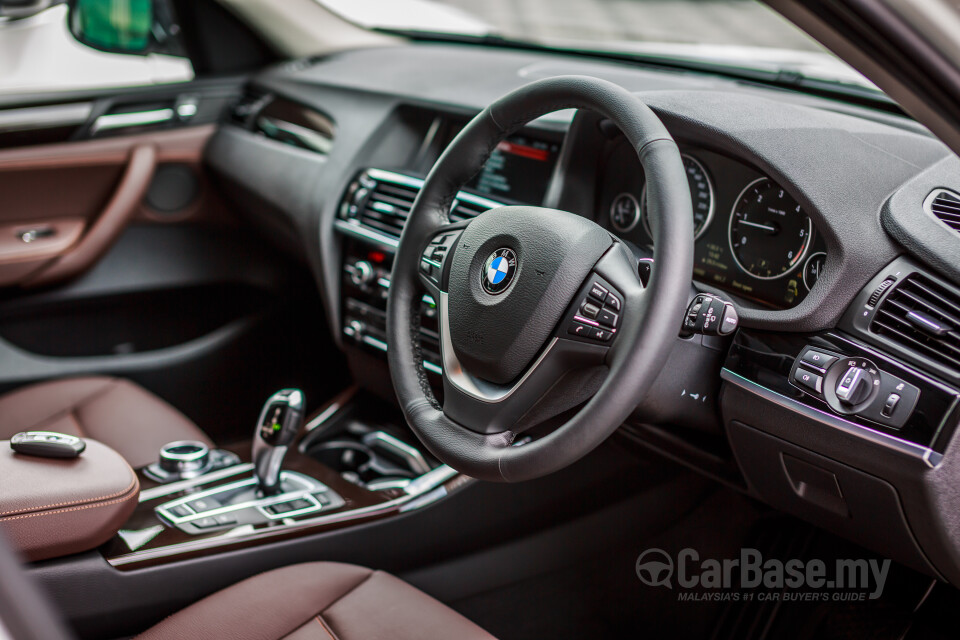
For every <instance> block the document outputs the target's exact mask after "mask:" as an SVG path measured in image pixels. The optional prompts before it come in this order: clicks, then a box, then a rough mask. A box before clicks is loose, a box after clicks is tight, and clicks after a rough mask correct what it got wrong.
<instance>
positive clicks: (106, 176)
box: [0, 125, 215, 287]
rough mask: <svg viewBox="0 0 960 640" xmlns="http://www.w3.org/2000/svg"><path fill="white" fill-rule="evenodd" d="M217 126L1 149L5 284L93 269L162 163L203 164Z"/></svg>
mask: <svg viewBox="0 0 960 640" xmlns="http://www.w3.org/2000/svg"><path fill="white" fill-rule="evenodd" d="M214 128H215V127H214V125H205V126H196V127H187V128H182V129H175V130H168V131H163V132H156V133H149V134H141V135H132V136H125V137H115V138H107V139H99V140H89V141H81V142H69V143H62V144H52V145H38V146H32V147H25V148H18V149H8V150H0V203H2V206H0V286H9V285H14V284H18V285H21V286H27V287H32V286H38V285H45V284H50V283H54V282H58V281H61V280H66V279H68V278H71V277H73V276H76V275H78V274H80V273H82V272H83V271H85V270H87V269H88V268H90V267H91V266H92V265H93V264H94V263H95V262H96V261H97V259H99V258H100V257H101V256H102V255H103V254H104V253H105V252H106V250H107V249H109V248H110V246H111V245H112V244H113V242H114V241H115V240H116V238H117V236H119V234H120V232H121V231H123V229H124V228H125V227H126V226H127V224H128V223H129V222H130V221H131V220H132V219H133V218H134V217H135V216H136V215H137V214H138V213H143V205H142V201H143V197H144V195H145V194H146V192H147V189H148V188H149V186H150V182H151V179H152V178H153V174H154V171H155V170H156V168H157V166H158V165H160V164H162V163H168V162H170V163H185V164H189V165H193V166H197V167H199V164H200V161H201V157H202V154H203V148H204V146H205V145H206V142H207V140H208V139H209V138H210V136H211V135H212V133H213V131H214ZM25 234H26V235H25Z"/></svg>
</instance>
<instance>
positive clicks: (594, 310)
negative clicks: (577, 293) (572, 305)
mask: <svg viewBox="0 0 960 640" xmlns="http://www.w3.org/2000/svg"><path fill="white" fill-rule="evenodd" d="M580 311H581V312H582V313H583V315H585V316H586V317H588V318H596V317H597V315H598V314H599V313H600V307H598V306H597V305H595V304H593V303H592V302H584V303H583V306H582V307H580ZM601 322H602V321H601Z"/></svg>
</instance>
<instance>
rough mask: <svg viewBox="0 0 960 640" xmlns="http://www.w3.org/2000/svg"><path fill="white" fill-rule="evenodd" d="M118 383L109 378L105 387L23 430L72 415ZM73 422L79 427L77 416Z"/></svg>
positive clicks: (114, 379) (117, 380)
mask: <svg viewBox="0 0 960 640" xmlns="http://www.w3.org/2000/svg"><path fill="white" fill-rule="evenodd" d="M119 382H120V380H119V379H117V378H110V379H109V380H108V381H107V383H106V384H105V385H103V386H102V387H100V388H99V389H97V390H96V391H93V392H92V393H90V395H88V396H84V397H83V398H80V399H79V400H78V401H77V402H75V403H73V404H72V405H70V406H69V407H67V408H66V409H61V410H60V411H55V412H54V413H51V414H50V415H48V416H46V417H44V418H41V419H40V420H35V421H34V422H33V423H32V424H31V425H30V426H29V427H25V428H24V430H25V431H29V430H31V429H32V428H34V427H36V426H37V425H41V424H43V423H44V422H50V421H51V420H53V419H54V418H57V417H59V416H62V415H69V414H72V413H73V412H74V411H76V410H77V409H78V408H80V407H81V406H83V405H85V404H87V403H89V402H91V401H93V400H95V399H96V398H98V397H99V396H101V395H103V394H105V393H107V392H108V391H110V390H111V388H113V387H115V386H116V385H117V384H118V383H119ZM74 422H76V423H77V425H78V426H79V425H80V420H79V416H76V419H75V420H74Z"/></svg>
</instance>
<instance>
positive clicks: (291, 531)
mask: <svg viewBox="0 0 960 640" xmlns="http://www.w3.org/2000/svg"><path fill="white" fill-rule="evenodd" d="M362 393H363V392H360V391H356V390H354V389H351V390H348V391H347V392H344V393H343V394H341V395H340V396H338V397H336V398H334V399H333V400H332V401H330V402H329V403H328V404H327V405H325V406H324V407H323V408H321V409H320V411H318V412H317V413H316V414H315V415H313V416H312V417H310V418H309V419H308V420H304V418H303V407H304V399H303V394H302V393H301V392H300V391H298V390H296V389H285V390H283V391H280V392H278V393H276V394H274V395H273V396H271V397H270V398H269V399H268V400H267V402H266V404H265V405H264V407H263V410H262V411H261V413H260V416H259V418H258V420H257V423H256V425H255V429H254V432H253V438H252V439H251V440H248V441H243V442H239V443H236V444H234V445H230V446H227V447H224V448H223V449H222V450H217V451H210V452H204V453H205V454H206V457H207V459H208V460H209V459H210V458H211V457H212V458H213V459H214V460H215V461H216V462H217V467H216V468H210V465H209V463H207V464H208V468H207V470H206V471H204V472H203V473H199V474H194V473H190V472H189V468H188V470H187V472H186V473H184V467H183V465H184V464H186V465H187V466H188V467H189V465H190V464H194V465H195V464H196V460H189V461H187V462H186V463H184V462H181V467H180V468H179V469H176V468H174V467H172V466H171V465H170V464H169V460H166V459H167V458H169V456H170V454H171V452H170V451H168V449H174V450H175V451H174V453H176V454H177V455H180V456H186V457H187V458H191V457H193V456H194V454H196V453H198V451H195V450H192V449H191V447H192V446H195V445H196V444H198V443H193V444H191V443H184V442H178V443H172V445H169V446H168V447H165V448H164V452H163V458H162V461H166V462H165V463H166V467H167V471H166V472H165V474H166V475H164V476H159V475H158V474H157V467H158V466H161V465H160V464H159V463H158V465H154V466H151V467H148V468H146V469H143V470H141V471H140V472H139V473H138V476H139V480H140V483H141V488H142V490H141V492H140V499H139V503H138V504H137V506H136V508H135V509H134V510H133V513H132V514H131V515H130V516H129V518H127V520H126V522H125V523H124V524H123V526H122V527H120V530H119V532H118V533H117V534H116V535H115V536H114V537H113V538H112V539H111V540H110V541H109V542H108V543H107V544H106V545H104V546H103V547H102V548H101V550H102V552H103V554H104V557H105V558H106V560H107V562H108V563H109V564H110V565H112V566H114V567H116V568H118V569H121V570H130V569H137V568H141V567H146V566H154V565H157V564H165V563H169V562H174V561H179V560H184V559H187V558H194V557H198V556H205V555H210V554H214V553H219V552H221V551H227V550H231V549H237V548H245V547H249V546H251V545H258V544H264V543H267V542H273V541H278V540H284V539H290V538H293V537H299V536H304V535H309V534H314V533H318V532H323V531H327V530H331V529H337V528H343V527H347V526H353V525H356V524H360V523H364V522H370V521H373V520H379V519H383V518H387V517H390V516H392V515H396V514H399V513H401V512H407V511H410V510H412V509H416V508H420V507H421V506H425V505H427V504H430V503H431V502H433V501H435V500H438V499H440V498H442V497H444V496H445V495H446V494H447V492H448V491H451V490H453V489H454V488H456V487H459V486H461V485H462V484H464V483H465V482H467V481H468V479H466V478H464V477H462V476H459V475H458V474H457V472H456V471H454V470H453V469H451V468H450V467H447V466H446V465H442V464H440V463H438V462H437V461H436V460H434V459H433V458H431V457H430V456H429V455H427V454H425V453H423V452H421V451H420V449H419V448H417V447H416V446H415V445H414V444H411V443H410V442H408V439H409V438H408V435H407V434H406V432H405V431H404V430H403V429H402V428H400V427H399V426H398V425H396V424H394V423H393V422H392V419H393V418H394V417H395V416H396V413H395V411H393V410H390V409H389V408H388V407H387V406H386V405H384V406H383V407H382V408H381V407H380V405H379V404H377V403H376V402H375V401H369V400H367V401H364V400H360V399H359V397H361V396H359V395H358V394H362ZM363 397H365V396H363ZM223 461H229V462H230V463H229V464H226V465H224V463H223Z"/></svg>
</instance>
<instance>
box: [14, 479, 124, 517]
mask: <svg viewBox="0 0 960 640" xmlns="http://www.w3.org/2000/svg"><path fill="white" fill-rule="evenodd" d="M130 472H131V474H133V470H132V469H131V470H130ZM136 484H137V476H136V475H133V478H132V479H131V480H130V484H128V485H127V487H126V488H125V489H123V490H121V491H117V492H115V493H111V494H108V495H105V496H99V497H96V498H83V499H82V500H71V501H69V502H56V503H53V504H45V505H42V506H35V507H23V508H22V509H14V510H12V511H0V517H2V516H7V515H10V514H15V513H25V512H27V511H37V510H40V509H52V508H53V507H69V506H71V505H75V504H83V503H85V502H99V501H101V500H108V499H110V498H115V497H116V496H120V495H123V494H125V493H128V492H129V491H130V490H131V489H132V488H133V487H134V486H135V485H136Z"/></svg>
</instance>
